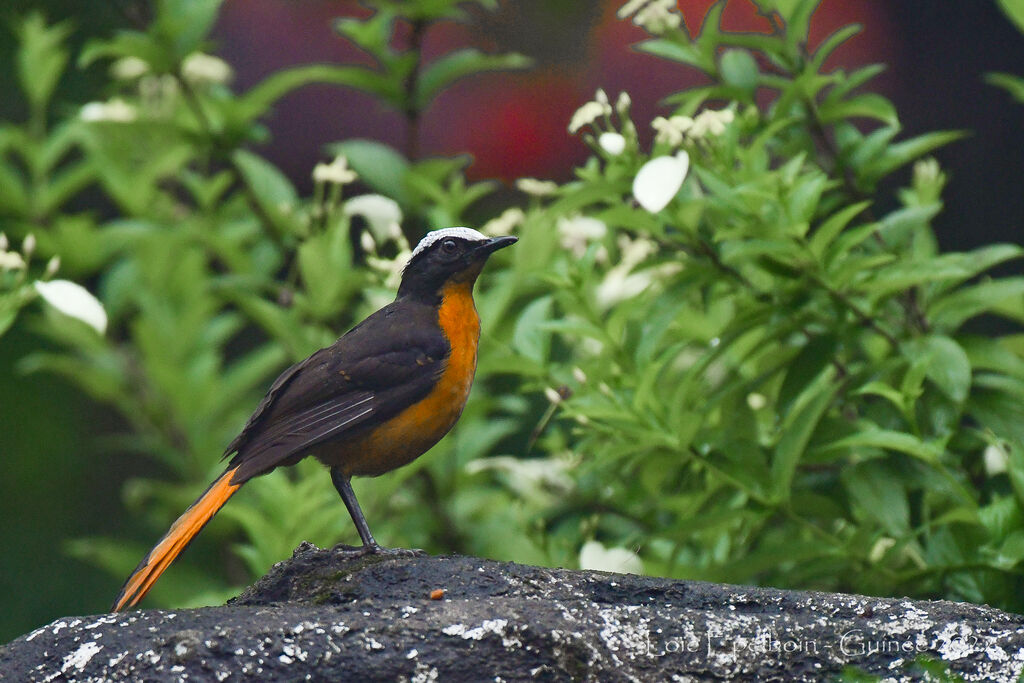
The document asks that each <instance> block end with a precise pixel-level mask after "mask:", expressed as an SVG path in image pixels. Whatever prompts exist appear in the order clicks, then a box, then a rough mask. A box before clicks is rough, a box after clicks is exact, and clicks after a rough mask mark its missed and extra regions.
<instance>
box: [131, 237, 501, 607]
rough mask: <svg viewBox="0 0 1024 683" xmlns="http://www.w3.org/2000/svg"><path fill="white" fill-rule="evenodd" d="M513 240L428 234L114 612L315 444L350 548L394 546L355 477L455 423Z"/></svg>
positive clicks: (240, 442)
mask: <svg viewBox="0 0 1024 683" xmlns="http://www.w3.org/2000/svg"><path fill="white" fill-rule="evenodd" d="M516 241H517V238H515V237H510V236H503V237H487V236H486V235H484V234H482V233H480V232H478V231H476V230H474V229H472V228H466V227H453V228H442V229H440V230H434V231H432V232H429V233H427V234H426V235H425V236H424V237H423V238H422V239H421V240H420V241H419V243H418V244H417V245H416V248H415V249H413V251H412V253H411V255H410V256H409V260H408V261H407V263H406V265H405V268H404V270H403V271H402V278H401V283H400V284H399V287H398V293H397V296H396V297H395V300H394V301H393V302H392V303H390V304H388V305H386V306H384V307H383V308H381V309H380V310H378V311H376V312H375V313H373V314H371V315H370V316H368V317H367V318H366V319H365V320H363V321H362V322H361V323H359V324H358V325H356V326H355V327H353V328H352V329H351V330H349V331H348V332H346V333H345V334H344V335H342V336H341V337H340V338H339V339H338V340H337V341H335V342H334V343H333V344H332V345H330V346H328V347H326V348H323V349H320V350H319V351H317V352H315V353H314V354H313V355H311V356H310V357H309V358H306V359H305V360H303V361H301V362H299V363H296V364H295V365H292V366H291V367H290V368H288V369H287V370H285V371H284V372H282V373H281V375H280V376H279V377H278V378H277V379H276V380H275V381H274V382H273V383H272V384H271V386H270V389H269V390H268V391H267V394H266V396H264V397H263V400H262V401H260V403H259V404H258V405H257V406H256V409H255V410H254V411H253V413H252V416H251V417H249V419H248V421H247V422H246V424H245V426H244V427H243V428H242V431H241V432H240V433H239V434H238V436H236V437H235V439H234V440H233V441H232V442H231V443H230V444H228V446H227V448H226V449H225V451H224V456H223V459H227V458H229V457H230V460H229V461H228V465H227V469H225V471H224V473H223V474H221V475H220V476H219V477H217V479H216V480H214V482H213V483H212V484H210V486H209V487H208V488H207V489H206V491H205V492H203V494H202V495H201V496H199V498H197V499H196V501H195V502H194V503H192V505H191V506H189V507H188V509H187V510H185V512H184V513H182V515H181V516H180V517H178V519H177V520H176V521H175V522H174V523H173V524H172V525H171V528H170V529H169V530H168V531H167V533H166V534H164V536H163V537H162V538H161V539H160V540H159V541H158V542H157V544H156V545H155V546H154V547H153V549H152V550H150V551H149V553H147V554H146V556H145V557H143V558H142V561H141V562H140V563H139V566H138V567H136V569H135V571H133V572H132V573H131V575H130V576H129V577H128V579H127V580H126V581H125V583H124V585H123V586H122V588H121V590H120V592H119V593H118V595H117V598H116V599H115V600H114V604H113V606H112V608H111V611H113V612H117V611H120V610H123V609H125V608H126V607H133V606H135V605H137V604H138V602H139V601H140V600H141V599H142V598H143V596H144V595H145V594H146V593H147V592H148V591H149V589H150V588H152V587H153V584H154V583H155V582H156V580H157V579H158V578H159V577H160V575H161V574H163V572H164V571H165V570H166V569H167V568H168V567H169V566H170V564H171V563H172V562H173V561H174V559H175V558H176V557H178V555H179V554H180V553H181V551H183V550H184V549H185V547H186V546H187V545H188V544H189V542H190V541H191V540H192V539H193V538H194V537H195V536H196V534H198V533H199V531H200V530H202V528H203V527H204V526H205V525H206V523H207V522H209V521H210V519H211V518H212V517H213V516H214V514H216V513H217V511H218V510H220V508H221V507H222V506H223V505H224V504H225V503H226V502H227V501H228V499H229V498H230V497H231V496H232V495H234V493H235V492H236V491H238V489H239V488H240V487H241V486H242V485H243V484H245V483H246V482H247V481H249V480H250V479H252V478H253V477H256V476H259V475H261V474H266V473H268V472H270V471H271V470H273V469H275V468H277V467H282V466H287V465H294V464H295V463H297V462H298V461H299V460H301V459H303V458H305V457H307V456H309V455H312V456H314V457H316V458H317V459H318V460H319V461H320V462H321V463H323V464H324V465H326V466H327V467H328V468H330V475H331V481H332V482H333V484H334V487H335V488H336V489H337V491H338V494H339V495H340V496H341V499H342V501H343V502H344V503H345V507H346V508H347V509H348V512H349V515H350V516H351V518H352V521H353V523H354V524H355V527H356V531H357V532H358V533H359V538H360V540H361V541H362V547H361V548H358V549H354V551H353V552H359V553H381V552H389V550H388V549H386V548H383V547H381V546H380V545H379V544H378V543H377V541H376V540H375V539H374V538H373V535H372V534H371V533H370V527H369V526H368V525H367V523H366V518H365V517H364V516H363V512H362V510H361V509H360V507H359V502H358V501H357V500H356V496H355V493H354V492H353V490H352V484H351V479H352V477H354V476H377V475H380V474H384V473H385V472H389V471H391V470H393V469H396V468H398V467H401V466H403V465H406V464H408V463H410V462H412V461H413V460H415V459H416V458H418V457H419V456H421V455H422V454H423V453H425V452H426V451H427V450H429V449H430V448H431V447H432V446H433V445H434V444H436V443H437V442H438V441H440V440H441V438H442V437H443V436H444V435H445V434H447V433H448V431H449V430H450V429H451V428H452V427H453V426H454V425H455V422H456V421H457V420H458V419H459V416H460V415H461V414H462V409H463V408H464V407H465V405H466V399H467V398H468V397H469V390H470V386H471V385H472V383H473V376H474V374H475V372H476V361H477V344H478V341H479V338H480V319H479V317H478V315H477V312H476V306H475V304H474V301H473V285H474V283H475V282H476V279H477V277H478V276H479V275H480V272H481V270H482V269H483V267H484V264H485V263H486V262H487V259H488V257H489V256H490V255H491V254H492V253H494V252H495V251H497V250H498V249H502V248H504V247H507V246H510V245H512V244H514V243H515V242H516ZM392 552H394V551H393V550H392Z"/></svg>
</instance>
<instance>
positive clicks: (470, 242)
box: [398, 228, 518, 299]
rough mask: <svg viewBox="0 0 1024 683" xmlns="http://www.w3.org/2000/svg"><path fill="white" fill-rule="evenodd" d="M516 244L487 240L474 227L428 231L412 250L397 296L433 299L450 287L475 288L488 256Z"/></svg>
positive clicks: (509, 239)
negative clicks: (450, 285) (454, 285)
mask: <svg viewBox="0 0 1024 683" xmlns="http://www.w3.org/2000/svg"><path fill="white" fill-rule="evenodd" d="M517 241H518V240H517V238H515V237H493V238H491V237H487V236H486V235H484V234H482V233H479V232H477V231H476V230H473V229H471V228H444V229H442V230H434V231H433V232H429V233H427V234H426V236H425V237H424V238H423V239H421V240H420V243H419V244H417V245H416V248H415V249H413V252H412V256H411V257H410V258H409V263H407V264H406V266H405V270H404V271H403V272H402V284H401V286H400V287H399V288H398V296H399V297H403V296H406V297H409V296H412V297H417V298H424V297H425V298H431V299H433V298H435V297H440V296H441V293H442V290H443V289H444V287H445V286H446V285H449V284H459V283H463V284H466V285H468V286H470V287H472V286H473V282H475V281H476V278H477V276H478V275H479V274H480V271H481V270H482V269H483V267H484V264H485V263H486V262H487V257H488V256H490V255H491V254H492V253H494V252H495V251H497V250H498V249H501V248H503V247H507V246H509V245H511V244H515V243H516V242H517Z"/></svg>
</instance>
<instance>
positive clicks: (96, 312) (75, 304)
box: [33, 280, 107, 334]
mask: <svg viewBox="0 0 1024 683" xmlns="http://www.w3.org/2000/svg"><path fill="white" fill-rule="evenodd" d="M33 286H34V287H35V289H36V291H37V292H39V296H41V297H43V300H44V301H46V303H48V304H50V305H51V306H53V307H54V308H55V309H57V310H58V311H60V312H61V313H63V314H64V315H67V316H70V317H72V318H77V319H78V320H81V321H82V322H84V323H85V324H87V325H89V326H90V327H92V328H93V329H94V330H96V331H97V332H99V333H100V334H103V333H104V332H106V330H107V312H106V311H105V310H103V304H101V303H100V302H99V300H98V299H96V297H94V296H93V295H92V294H90V293H89V290H87V289H86V288H85V287H83V286H81V285H79V284H76V283H74V282H71V281H70V280H51V281H49V282H42V281H37V282H34V283H33Z"/></svg>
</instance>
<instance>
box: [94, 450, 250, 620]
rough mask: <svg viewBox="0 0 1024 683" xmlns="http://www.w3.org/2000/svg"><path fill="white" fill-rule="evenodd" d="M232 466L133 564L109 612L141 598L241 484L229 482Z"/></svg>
mask: <svg viewBox="0 0 1024 683" xmlns="http://www.w3.org/2000/svg"><path fill="white" fill-rule="evenodd" d="M235 469H237V468H232V469H229V470H228V471H226V472H225V473H224V474H222V475H220V477H218V478H217V480H216V481H214V482H213V483H212V484H210V487H209V488H208V489H206V492H205V493H204V494H203V495H201V496H199V499H198V500H196V502H194V503H192V505H190V506H189V508H188V509H187V510H185V512H184V513H182V515H181V517H178V519H177V520H175V522H174V524H172V525H171V528H170V530H169V531H168V532H167V533H166V534H164V537H163V538H161V539H160V542H159V543H157V544H156V546H155V547H154V548H153V549H152V550H150V551H149V553H148V554H147V555H146V556H145V557H144V558H142V562H140V563H139V566H138V567H136V568H135V571H133V572H132V575H131V576H129V577H128V580H127V581H125V582H124V585H123V586H122V587H121V592H120V593H118V594H117V599H116V600H114V606H113V608H112V609H111V611H113V612H118V611H120V610H122V609H124V608H125V607H133V606H135V605H136V604H137V603H138V602H139V600H141V599H142V596H144V595H145V594H146V593H147V592H148V591H149V589H150V588H152V587H153V584H154V583H156V580H157V579H159V578H160V575H161V574H163V573H164V570H165V569H167V568H168V567H169V566H171V562H173V561H174V558H176V557H177V556H178V554H179V553H181V551H182V550H184V549H185V546H187V545H188V544H189V542H190V541H191V540H192V538H193V537H194V536H195V535H196V534H198V533H199V531H200V530H201V529H202V528H203V527H204V526H206V523H207V522H209V521H210V518H211V517H213V516H214V515H215V514H217V510H220V508H221V506H223V505H224V503H226V502H228V498H230V497H231V496H232V494H234V492H235V491H237V490H238V488H239V487H240V486H241V484H232V483H231V475H233V474H234V472H235Z"/></svg>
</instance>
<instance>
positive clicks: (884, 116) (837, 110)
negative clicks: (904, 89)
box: [819, 93, 900, 126]
mask: <svg viewBox="0 0 1024 683" xmlns="http://www.w3.org/2000/svg"><path fill="white" fill-rule="evenodd" d="M819 113H820V116H821V122H822V123H838V122H839V121H845V120H846V119H858V118H860V119H875V120H876V121H881V122H882V123H884V124H886V125H889V126H898V125H899V124H900V121H899V117H897V115H896V108H895V107H894V106H893V104H892V102H890V101H889V100H887V99H886V98H884V97H882V96H881V95H877V94H875V93H866V94H863V95H855V96H853V97H851V98H850V99H848V100H840V101H838V102H834V103H833V102H828V101H826V102H823V103H822V105H821V108H820V109H819Z"/></svg>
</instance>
